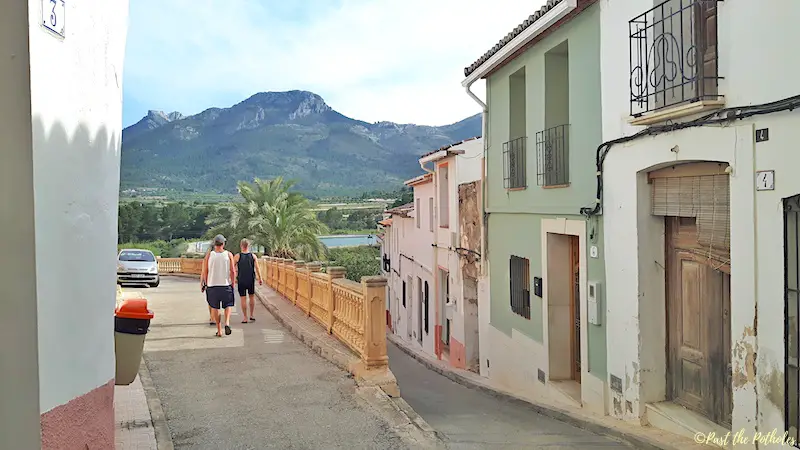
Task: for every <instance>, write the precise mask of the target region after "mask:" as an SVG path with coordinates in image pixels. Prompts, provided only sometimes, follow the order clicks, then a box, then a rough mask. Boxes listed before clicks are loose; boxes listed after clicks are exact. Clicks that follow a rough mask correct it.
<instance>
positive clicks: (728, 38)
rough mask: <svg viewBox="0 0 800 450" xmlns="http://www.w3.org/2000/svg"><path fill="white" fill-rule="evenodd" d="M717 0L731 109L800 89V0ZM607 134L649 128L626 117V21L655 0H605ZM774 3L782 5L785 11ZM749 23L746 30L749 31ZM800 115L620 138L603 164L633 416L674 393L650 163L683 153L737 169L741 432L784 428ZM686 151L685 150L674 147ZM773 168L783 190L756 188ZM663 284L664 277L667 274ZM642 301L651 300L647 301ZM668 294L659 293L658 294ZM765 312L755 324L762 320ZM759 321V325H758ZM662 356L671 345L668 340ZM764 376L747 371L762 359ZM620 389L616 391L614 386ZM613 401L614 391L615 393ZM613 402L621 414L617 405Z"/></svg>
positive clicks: (611, 355)
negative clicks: (759, 133) (789, 200)
mask: <svg viewBox="0 0 800 450" xmlns="http://www.w3.org/2000/svg"><path fill="white" fill-rule="evenodd" d="M777 3H779V4H780V5H777V4H776V5H774V7H769V8H765V7H764V5H763V4H760V3H759V2H738V1H737V2H718V3H717V7H718V11H719V13H718V27H719V72H720V75H721V76H723V77H725V79H724V80H721V81H720V87H719V90H720V92H721V93H722V94H724V95H725V101H726V106H729V107H731V106H745V105H753V104H758V103H766V102H772V101H776V100H781V99H784V98H786V97H790V96H794V95H797V94H800V89H798V88H797V85H796V83H795V78H796V73H797V71H798V68H800V63H798V61H797V59H796V58H786V57H783V56H782V55H786V54H794V53H796V50H795V48H794V47H795V45H794V42H796V41H797V40H798V39H800V28H798V27H796V26H795V24H794V21H795V18H796V17H800V3H797V2H789V1H780V2H777ZM601 6H602V9H601V11H602V23H603V26H602V35H601V39H602V47H601V48H602V55H601V61H602V71H601V73H602V96H603V139H604V140H606V141H607V140H610V139H614V138H617V137H619V136H621V135H630V134H633V133H635V132H636V131H638V130H639V129H641V127H633V126H630V125H629V124H628V123H627V120H628V114H629V103H628V99H629V95H630V94H629V70H630V69H629V61H628V58H629V55H628V52H627V51H625V52H621V51H619V49H620V48H627V47H628V34H627V30H628V25H627V21H628V20H630V19H631V18H633V17H634V16H636V15H639V14H641V13H643V12H645V11H646V10H648V9H650V8H651V7H652V6H653V5H652V2H650V1H648V0H614V1H613V2H612V1H609V0H601ZM776 8H780V11H779V12H778V11H777V9H776ZM742 30H747V32H746V33H743V32H742ZM799 125H800V114H798V113H797V112H783V113H778V114H770V115H764V116H759V117H755V118H751V119H746V120H743V121H737V122H735V123H731V124H730V125H729V126H715V127H703V128H694V129H686V130H680V131H676V132H672V133H667V134H663V135H660V136H657V137H648V138H643V139H639V140H637V141H634V142H631V143H627V144H620V145H616V146H614V147H613V148H612V149H611V151H610V153H609V156H608V158H607V160H606V162H605V167H604V177H603V180H604V193H603V195H604V198H603V202H604V209H603V218H604V221H605V226H604V230H605V240H606V241H605V242H606V245H605V248H606V252H605V257H606V289H607V290H606V298H607V299H608V302H607V321H608V326H607V329H608V330H609V337H608V346H609V351H608V372H609V374H614V375H616V376H619V377H620V378H621V379H622V380H623V398H622V400H626V401H630V402H631V403H632V411H627V410H625V409H626V408H625V407H624V404H625V403H624V402H623V403H622V405H623V413H622V414H617V415H620V416H622V417H627V418H634V417H639V416H640V415H642V414H643V410H644V404H645V403H647V402H655V401H659V400H663V398H664V394H665V393H664V386H663V383H664V381H663V379H664V361H663V355H661V354H660V353H659V352H658V351H654V350H653V349H652V347H651V346H649V344H651V343H653V342H658V341H659V340H660V339H663V336H664V334H665V332H666V331H665V328H664V324H663V323H661V322H660V321H654V320H653V317H654V315H653V314H651V312H650V311H648V310H647V307H646V306H645V307H643V306H640V305H646V303H643V300H644V299H649V300H650V301H651V302H652V301H653V300H654V299H655V300H656V301H663V296H664V294H663V291H662V292H658V284H659V283H658V281H659V280H658V278H659V277H661V279H662V280H663V270H662V269H660V268H658V262H659V259H660V261H661V262H662V263H663V251H662V252H659V251H658V248H657V246H656V245H655V244H654V243H655V242H656V241H658V240H659V239H660V240H662V241H663V224H661V225H659V223H660V222H659V221H658V218H653V217H652V216H650V213H649V211H648V210H647V208H646V207H645V206H646V204H647V203H648V202H649V198H648V194H649V191H647V188H648V186H647V185H646V181H645V179H644V177H645V175H644V171H646V170H648V169H650V168H653V167H655V166H658V165H661V164H666V163H674V162H677V161H693V160H701V161H702V160H711V161H721V162H727V163H729V164H730V166H731V167H732V170H733V171H732V173H731V176H730V191H731V259H732V264H731V340H732V345H733V347H734V348H733V350H732V363H733V367H734V374H733V378H734V382H733V426H732V428H733V430H734V431H739V430H742V429H744V430H745V431H746V432H747V433H748V434H750V433H751V432H752V431H754V430H755V429H759V430H761V431H763V432H768V431H771V430H772V429H775V428H777V430H778V432H779V433H781V432H782V430H783V408H784V407H783V395H784V392H783V386H784V385H783V382H784V381H783V364H784V336H783V333H784V330H783V321H784V300H783V297H784V280H783V270H784V269H783V212H782V207H781V200H782V199H783V198H785V197H790V196H792V195H795V194H798V193H800V178H798V177H797V176H796V170H795V168H796V167H797V165H798V164H799V163H800V154H799V153H798V152H797V150H796V143H797V142H798V139H800V127H799ZM760 128H769V130H770V140H769V141H767V142H762V143H758V144H756V143H755V142H754V131H755V129H760ZM675 146H677V147H678V151H677V153H675V152H672V151H670V149H672V148H674V147H675ZM757 170H775V190H774V191H759V192H756V191H755V181H754V179H755V171H757ZM662 283H663V281H662ZM640 299H642V300H641V301H640ZM659 299H660V300H659ZM756 316H757V321H756ZM756 323H757V325H756ZM661 350H662V352H663V347H662V349H661ZM756 355H757V359H756V373H758V377H755V376H753V375H752V371H750V375H748V371H749V369H753V368H752V366H751V367H748V362H747V359H748V358H752V357H756ZM612 396H613V394H612ZM610 401H611V402H613V399H612V400H610ZM609 410H610V411H611V412H612V414H614V408H613V404H612V405H610V407H609Z"/></svg>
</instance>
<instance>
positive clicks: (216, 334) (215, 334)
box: [214, 331, 222, 337]
mask: <svg viewBox="0 0 800 450" xmlns="http://www.w3.org/2000/svg"><path fill="white" fill-rule="evenodd" d="M214 336H216V337H222V335H221V334H219V331H217V332H216V333H214Z"/></svg>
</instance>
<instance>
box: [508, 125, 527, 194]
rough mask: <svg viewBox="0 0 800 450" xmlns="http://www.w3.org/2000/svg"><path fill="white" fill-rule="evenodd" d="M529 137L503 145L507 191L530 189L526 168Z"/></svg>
mask: <svg viewBox="0 0 800 450" xmlns="http://www.w3.org/2000/svg"><path fill="white" fill-rule="evenodd" d="M527 139H528V138H527V137H524V136H523V137H520V138H516V139H512V140H510V141H508V142H505V143H503V186H504V187H505V188H506V189H521V188H525V187H528V184H527V177H526V171H527V170H526V167H525V153H526V150H527Z"/></svg>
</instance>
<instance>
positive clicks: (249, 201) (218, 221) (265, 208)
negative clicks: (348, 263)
mask: <svg viewBox="0 0 800 450" xmlns="http://www.w3.org/2000/svg"><path fill="white" fill-rule="evenodd" d="M292 186H294V182H292V181H288V182H287V181H284V180H283V178H282V177H278V178H275V179H273V180H260V179H258V178H256V179H255V181H254V182H253V183H246V182H243V181H240V182H239V183H238V189H239V194H240V195H241V196H242V199H243V201H242V202H238V203H234V204H232V205H230V206H228V207H227V208H224V209H223V208H220V210H218V211H217V212H216V213H215V214H214V215H213V216H212V217H211V218H210V220H209V224H211V225H212V228H211V230H210V234H211V235H213V234H219V233H221V234H224V235H225V236H226V237H228V239H230V240H231V241H233V242H238V241H239V240H241V239H242V238H247V239H249V240H251V241H252V242H253V243H255V244H257V245H260V246H263V247H264V248H265V249H266V252H267V253H268V254H270V255H271V256H276V257H279V258H292V259H302V260H306V261H316V260H319V259H322V257H323V256H325V255H326V254H327V248H326V247H325V245H324V244H322V242H320V240H319V239H318V238H317V236H319V235H320V234H324V233H326V232H327V227H326V226H325V225H323V224H322V223H321V222H320V221H319V220H317V218H316V216H315V215H314V213H313V212H312V211H311V205H310V203H309V202H308V200H307V199H306V198H305V197H303V196H302V195H301V194H298V193H296V192H289V189H290V188H291V187H292Z"/></svg>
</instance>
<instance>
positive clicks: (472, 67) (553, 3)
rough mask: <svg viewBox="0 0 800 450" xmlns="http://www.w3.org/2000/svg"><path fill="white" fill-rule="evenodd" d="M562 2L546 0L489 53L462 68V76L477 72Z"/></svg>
mask: <svg viewBox="0 0 800 450" xmlns="http://www.w3.org/2000/svg"><path fill="white" fill-rule="evenodd" d="M562 1H563V0H547V3H545V5H544V6H542V7H541V8H540V9H539V10H538V11H536V12H535V13H533V14H531V15H530V16H528V18H527V19H526V20H525V21H524V22H522V23H521V24H520V25H518V26H517V27H516V28H514V29H513V30H512V31H511V32H510V33H508V34H507V35H506V36H505V37H504V38H503V39H501V40H500V42H498V43H497V44H495V45H494V47H492V48H491V49H489V51H487V52H486V53H484V54H483V56H481V57H480V58H478V60H477V61H475V62H474V63H472V64H471V65H469V66H468V67H465V68H464V76H465V77H468V76H470V75H471V74H472V73H473V72H475V71H476V70H478V68H479V67H480V66H481V65H482V64H483V63H485V62H486V61H487V60H488V59H489V58H491V57H492V56H494V55H495V54H496V53H497V52H499V51H500V49H502V48H503V47H505V46H506V44H508V43H509V42H511V41H512V40H513V39H514V38H515V37H517V36H519V35H520V34H521V33H522V32H523V31H525V30H526V29H527V28H528V27H530V26H531V25H533V24H534V22H536V21H537V20H539V19H540V18H541V17H542V16H543V15H545V14H546V13H547V12H548V11H550V10H551V9H553V7H555V6H556V5H558V4H559V3H561V2H562Z"/></svg>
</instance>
